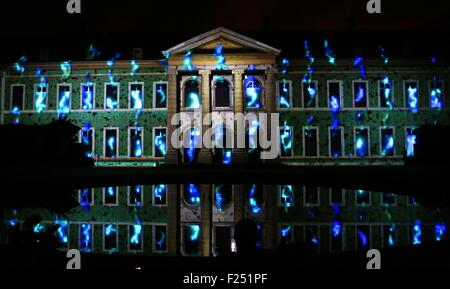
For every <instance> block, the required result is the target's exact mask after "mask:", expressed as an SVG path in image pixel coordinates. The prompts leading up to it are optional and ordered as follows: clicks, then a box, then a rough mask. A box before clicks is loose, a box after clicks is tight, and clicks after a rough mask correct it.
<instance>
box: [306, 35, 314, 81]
mask: <svg viewBox="0 0 450 289" xmlns="http://www.w3.org/2000/svg"><path fill="white" fill-rule="evenodd" d="M303 47H304V50H305V58H306V59H307V60H308V67H307V73H306V74H305V75H304V76H303V82H305V83H311V81H312V74H313V72H314V69H313V66H312V65H313V63H314V57H313V56H312V53H311V50H310V48H309V43H308V40H305V41H304V42H303Z"/></svg>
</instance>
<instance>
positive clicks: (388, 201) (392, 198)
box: [381, 193, 397, 206]
mask: <svg viewBox="0 0 450 289" xmlns="http://www.w3.org/2000/svg"><path fill="white" fill-rule="evenodd" d="M381 203H382V204H383V205H389V206H393V205H395V204H396V203H397V197H396V195H395V194H393V193H382V194H381Z"/></svg>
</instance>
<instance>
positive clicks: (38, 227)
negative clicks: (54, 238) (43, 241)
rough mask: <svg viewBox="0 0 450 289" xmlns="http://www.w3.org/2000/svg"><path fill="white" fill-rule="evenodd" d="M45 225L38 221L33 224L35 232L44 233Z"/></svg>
mask: <svg viewBox="0 0 450 289" xmlns="http://www.w3.org/2000/svg"><path fill="white" fill-rule="evenodd" d="M44 229H45V227H44V225H42V224H41V223H37V224H36V225H34V226H33V233H37V234H38V233H42V232H43V231H44Z"/></svg>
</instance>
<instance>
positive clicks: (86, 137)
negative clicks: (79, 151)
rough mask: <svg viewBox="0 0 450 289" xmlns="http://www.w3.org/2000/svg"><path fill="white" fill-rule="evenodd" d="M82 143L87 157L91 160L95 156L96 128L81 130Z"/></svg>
mask: <svg viewBox="0 0 450 289" xmlns="http://www.w3.org/2000/svg"><path fill="white" fill-rule="evenodd" d="M80 141H81V144H82V145H83V146H84V148H85V150H86V157H88V158H91V157H93V155H94V128H91V127H83V128H82V129H81V130H80Z"/></svg>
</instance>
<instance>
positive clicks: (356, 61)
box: [353, 56, 367, 79]
mask: <svg viewBox="0 0 450 289" xmlns="http://www.w3.org/2000/svg"><path fill="white" fill-rule="evenodd" d="M353 67H358V69H359V73H360V74H361V78H362V79H367V74H366V68H365V66H364V58H362V57H359V56H356V57H355V58H354V60H353Z"/></svg>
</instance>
